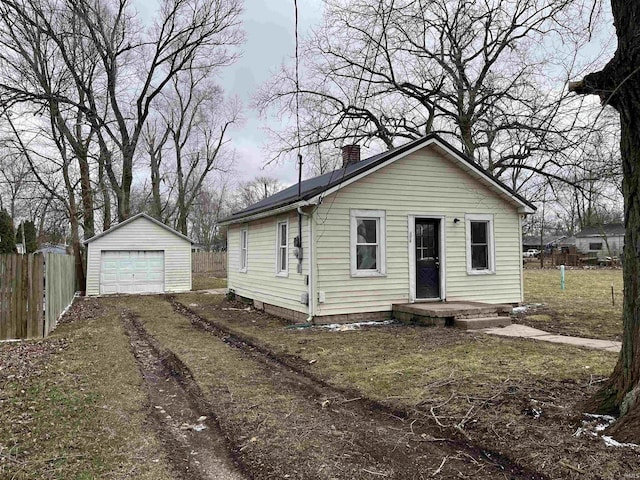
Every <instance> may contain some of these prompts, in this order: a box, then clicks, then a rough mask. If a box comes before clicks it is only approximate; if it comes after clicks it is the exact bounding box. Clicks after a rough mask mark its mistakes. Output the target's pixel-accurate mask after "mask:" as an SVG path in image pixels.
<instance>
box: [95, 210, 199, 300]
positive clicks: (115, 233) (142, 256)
mask: <svg viewBox="0 0 640 480" xmlns="http://www.w3.org/2000/svg"><path fill="white" fill-rule="evenodd" d="M84 243H85V245H86V246H87V295H104V294H111V293H163V292H186V291H189V290H191V244H192V241H191V240H190V239H189V238H187V237H185V236H184V235H182V234H181V233H179V232H177V231H175V230H174V229H172V228H170V227H168V226H166V225H165V224H163V223H162V222H159V221H158V220H156V219H155V218H152V217H150V216H149V215H147V214H145V213H139V214H138V215H135V216H133V217H131V218H128V219H127V220H125V221H124V222H120V223H118V224H117V225H115V226H113V227H111V228H110V229H109V230H105V231H104V232H102V233H100V234H98V235H96V236H94V237H91V238H90V239H88V240H85V242H84Z"/></svg>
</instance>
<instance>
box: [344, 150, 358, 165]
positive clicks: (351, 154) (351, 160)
mask: <svg viewBox="0 0 640 480" xmlns="http://www.w3.org/2000/svg"><path fill="white" fill-rule="evenodd" d="M359 161H360V145H344V146H343V147H342V168H346V167H348V166H349V165H353V164H355V163H358V162H359Z"/></svg>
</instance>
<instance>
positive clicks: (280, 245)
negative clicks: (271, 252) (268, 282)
mask: <svg viewBox="0 0 640 480" xmlns="http://www.w3.org/2000/svg"><path fill="white" fill-rule="evenodd" d="M277 232H278V234H277V238H276V275H281V276H286V275H287V274H288V273H289V222H288V221H286V220H285V221H284V222H278V224H277Z"/></svg>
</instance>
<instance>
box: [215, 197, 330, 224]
mask: <svg viewBox="0 0 640 480" xmlns="http://www.w3.org/2000/svg"><path fill="white" fill-rule="evenodd" d="M317 204H318V202H314V201H307V200H299V201H297V202H294V203H290V204H288V205H284V206H282V207H279V208H275V209H272V210H265V211H263V212H258V213H254V214H251V215H247V216H244V217H239V218H236V219H233V220H226V221H223V222H220V226H225V225H233V224H236V223H246V222H252V221H253V220H259V219H261V218H266V217H270V216H272V215H279V214H280V213H285V212H289V211H291V210H296V209H298V208H301V207H308V206H309V205H317ZM305 215H306V214H305Z"/></svg>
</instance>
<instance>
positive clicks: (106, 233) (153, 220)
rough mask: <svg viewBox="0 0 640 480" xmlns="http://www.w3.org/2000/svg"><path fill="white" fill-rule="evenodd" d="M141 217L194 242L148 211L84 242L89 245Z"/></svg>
mask: <svg viewBox="0 0 640 480" xmlns="http://www.w3.org/2000/svg"><path fill="white" fill-rule="evenodd" d="M139 218H146V219H147V220H149V221H151V222H153V223H155V224H156V225H158V226H159V227H162V228H164V229H165V230H167V231H169V232H171V233H173V234H174V235H177V236H178V237H181V238H184V239H185V240H186V241H188V242H189V243H194V242H193V240H191V239H190V238H189V237H186V236H185V235H183V234H181V233H180V232H178V231H176V230H174V229H173V228H171V227H168V226H167V225H165V224H164V223H162V222H160V221H158V220H156V219H155V218H153V217H150V216H149V215H147V214H146V213H138V214H137V215H134V216H133V217H130V218H127V219H126V220H125V221H123V222H120V223H118V224H117V225H114V226H113V227H111V228H110V229H109V230H105V231H104V232H102V233H99V234H98V235H94V236H93V237H91V238H89V239H87V240H85V241H84V242H83V243H84V245H87V244H88V243H91V242H93V241H94V240H97V239H99V238H101V237H104V236H105V235H108V234H110V233H111V232H113V231H115V230H118V229H119V228H122V227H124V226H125V225H127V224H129V223H131V222H134V221H136V220H137V219H139Z"/></svg>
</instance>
